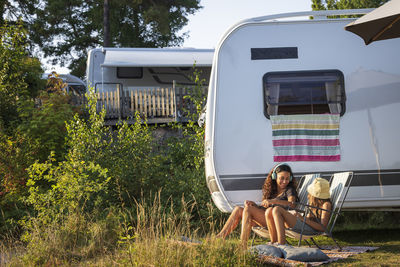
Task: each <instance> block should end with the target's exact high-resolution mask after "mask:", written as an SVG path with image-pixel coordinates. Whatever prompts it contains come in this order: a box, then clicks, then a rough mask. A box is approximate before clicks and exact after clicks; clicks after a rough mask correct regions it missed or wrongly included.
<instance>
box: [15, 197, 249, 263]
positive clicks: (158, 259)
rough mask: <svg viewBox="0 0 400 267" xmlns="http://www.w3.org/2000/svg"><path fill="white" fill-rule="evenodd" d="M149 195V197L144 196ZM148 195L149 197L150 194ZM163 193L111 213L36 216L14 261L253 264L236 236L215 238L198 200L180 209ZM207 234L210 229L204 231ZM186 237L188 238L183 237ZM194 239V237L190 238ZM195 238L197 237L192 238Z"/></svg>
mask: <svg viewBox="0 0 400 267" xmlns="http://www.w3.org/2000/svg"><path fill="white" fill-rule="evenodd" d="M142 199H146V198H142ZM147 199H148V198H147ZM161 199H162V198H161V197H160V192H159V193H158V194H156V195H155V196H154V198H153V200H152V201H151V202H150V201H147V202H146V201H145V200H141V201H133V203H134V204H133V206H132V207H131V208H130V209H127V208H126V209H125V210H120V211H110V212H109V213H108V215H107V217H106V218H104V219H102V220H98V219H97V220H96V221H95V220H94V219H93V218H98V217H96V216H93V217H92V218H91V217H90V216H87V214H86V215H85V214H79V213H74V214H69V215H68V216H65V218H62V219H60V220H55V221H57V223H52V224H50V225H46V226H44V225H42V224H41V223H40V222H39V221H37V220H34V219H33V220H31V221H30V225H29V229H30V234H29V239H26V242H27V245H26V246H25V248H24V249H22V250H21V249H20V250H19V252H18V253H11V254H12V256H13V257H11V259H10V260H9V261H8V264H10V266H21V265H23V266H70V265H77V266H114V265H115V266H119V265H122V266H233V265H235V266H253V265H256V259H255V257H254V256H253V255H251V254H249V253H248V252H245V251H242V250H241V249H240V246H239V241H238V240H237V239H232V240H228V241H224V240H221V239H217V238H215V229H216V228H217V227H218V228H219V226H218V223H217V222H216V221H215V220H214V219H213V216H212V214H213V210H212V205H211V204H210V206H209V211H210V215H209V216H208V217H205V218H202V222H203V223H202V224H197V223H196V224H194V223H193V221H192V217H193V214H194V212H195V211H196V210H197V208H198V207H197V205H198V204H197V202H196V201H195V200H194V199H193V200H191V201H187V200H185V199H184V198H183V197H182V200H181V201H182V205H180V208H176V207H175V206H174V205H173V204H172V201H171V202H169V203H163V202H162V201H161ZM204 233H207V234H204ZM182 237H185V238H184V240H186V241H182V240H183V239H182ZM188 240H189V241H188ZM190 241H193V242H190Z"/></svg>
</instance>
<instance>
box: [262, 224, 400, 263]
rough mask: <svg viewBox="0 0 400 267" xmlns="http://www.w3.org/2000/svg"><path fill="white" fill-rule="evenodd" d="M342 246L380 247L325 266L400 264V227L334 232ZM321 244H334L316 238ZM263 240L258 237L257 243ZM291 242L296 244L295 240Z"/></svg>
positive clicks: (324, 239) (327, 240)
mask: <svg viewBox="0 0 400 267" xmlns="http://www.w3.org/2000/svg"><path fill="white" fill-rule="evenodd" d="M334 237H335V239H336V240H337V241H338V242H339V244H340V245H341V246H368V247H379V249H377V250H375V251H371V252H366V253H362V254H358V255H355V256H351V257H349V258H347V259H343V260H340V261H337V262H334V263H330V264H326V265H324V266H400V229H367V230H348V231H339V232H335V233H334ZM316 240H317V242H318V244H320V245H333V242H332V241H331V240H330V239H329V238H326V237H320V238H317V239H316ZM261 242H263V241H262V240H260V239H256V241H255V243H256V244H260V243H261ZM289 242H290V243H291V244H292V245H293V244H296V242H295V241H294V240H290V239H289Z"/></svg>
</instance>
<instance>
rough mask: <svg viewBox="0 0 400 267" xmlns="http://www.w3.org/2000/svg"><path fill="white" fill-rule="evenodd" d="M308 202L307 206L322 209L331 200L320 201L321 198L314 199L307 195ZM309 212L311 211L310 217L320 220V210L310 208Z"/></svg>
mask: <svg viewBox="0 0 400 267" xmlns="http://www.w3.org/2000/svg"><path fill="white" fill-rule="evenodd" d="M308 202H309V204H310V205H311V206H314V207H318V208H322V207H323V206H324V204H325V202H329V203H331V200H330V199H329V198H328V199H322V198H318V197H314V196H313V195H311V194H308ZM310 211H311V216H312V217H315V218H317V219H318V220H321V214H322V211H321V210H320V209H317V208H310Z"/></svg>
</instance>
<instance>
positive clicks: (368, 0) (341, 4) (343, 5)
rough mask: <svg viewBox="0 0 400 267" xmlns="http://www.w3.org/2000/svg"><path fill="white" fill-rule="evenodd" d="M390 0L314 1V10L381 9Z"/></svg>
mask: <svg viewBox="0 0 400 267" xmlns="http://www.w3.org/2000/svg"><path fill="white" fill-rule="evenodd" d="M387 1H388V0H325V1H323V0H312V5H311V6H312V9H313V10H326V9H358V8H373V7H379V6H381V5H383V4H384V3H386V2H387Z"/></svg>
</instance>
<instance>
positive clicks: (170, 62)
mask: <svg viewBox="0 0 400 267" xmlns="http://www.w3.org/2000/svg"><path fill="white" fill-rule="evenodd" d="M104 52H105V59H104V63H103V64H102V65H101V66H102V67H192V66H193V65H194V64H196V66H197V67H207V66H211V65H212V61H213V56H214V50H213V49H189V48H176V49H175V48H111V49H110V48H105V49H104Z"/></svg>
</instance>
